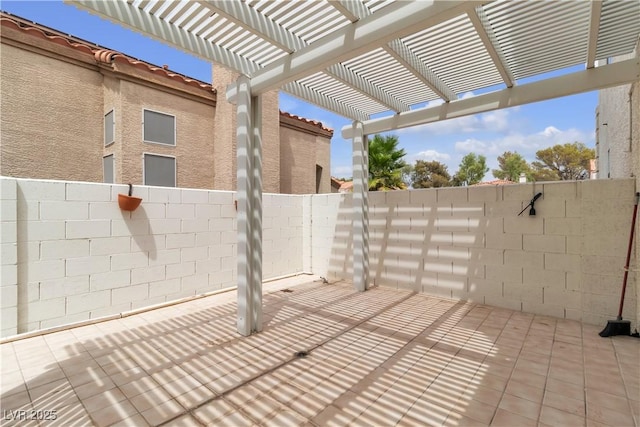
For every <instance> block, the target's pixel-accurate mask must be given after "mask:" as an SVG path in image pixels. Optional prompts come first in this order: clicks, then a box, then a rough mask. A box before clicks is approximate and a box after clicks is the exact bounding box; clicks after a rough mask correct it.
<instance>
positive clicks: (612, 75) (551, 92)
mask: <svg viewBox="0 0 640 427" xmlns="http://www.w3.org/2000/svg"><path fill="white" fill-rule="evenodd" d="M638 79H640V57H638V58H633V59H628V60H626V61H621V62H616V63H613V64H608V65H604V66H602V67H597V68H590V69H587V70H583V71H578V72H576V73H571V74H566V75H563V76H559V77H554V78H551V79H547V80H542V81H538V82H534V83H529V84H526V85H519V86H514V87H512V88H507V89H503V90H500V91H496V92H491V93H487V94H484V95H478V96H474V97H472V98H466V99H460V100H457V101H452V102H450V103H447V104H442V105H440V106H437V107H430V108H421V109H417V110H411V111H409V112H407V113H401V114H396V115H394V116H391V117H385V118H381V119H374V120H368V121H366V122H364V123H363V127H364V134H365V135H372V134H376V133H381V132H387V131H390V130H394V129H401V128H406V127H411V126H418V125H422V124H426V123H433V122H437V121H441V120H447V119H453V118H457V117H463V116H469V115H473V114H478V113H484V112H487V111H493V110H497V109H500V108H509V107H515V106H518V105H524V104H529V103H532V102H539V101H546V100H548V99H554V98H560V97H563V96H569V95H575V94H578V93H583V92H589V91H592V90H598V89H603V88H607V87H612V86H619V85H622V84H626V83H631V82H634V81H637V80H638ZM353 136H354V134H353V128H352V126H345V127H343V128H342V137H343V138H345V139H350V138H352V137H353Z"/></svg>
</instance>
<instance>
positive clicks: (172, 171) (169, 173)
mask: <svg viewBox="0 0 640 427" xmlns="http://www.w3.org/2000/svg"><path fill="white" fill-rule="evenodd" d="M143 169H144V185H157V186H159V187H175V186H176V158H175V157H170V156H159V155H157V154H145V155H144V165H143Z"/></svg>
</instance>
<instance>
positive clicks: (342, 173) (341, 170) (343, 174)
mask: <svg viewBox="0 0 640 427" xmlns="http://www.w3.org/2000/svg"><path fill="white" fill-rule="evenodd" d="M331 176H333V177H336V178H349V177H351V176H353V166H332V167H331Z"/></svg>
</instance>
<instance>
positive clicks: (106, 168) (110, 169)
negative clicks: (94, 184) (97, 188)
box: [102, 154, 116, 184]
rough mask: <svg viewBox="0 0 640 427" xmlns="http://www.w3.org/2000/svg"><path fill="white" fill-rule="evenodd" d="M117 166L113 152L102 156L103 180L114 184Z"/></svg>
mask: <svg viewBox="0 0 640 427" xmlns="http://www.w3.org/2000/svg"><path fill="white" fill-rule="evenodd" d="M115 166H116V162H115V160H114V158H113V154H109V155H108V156H104V157H103V158H102V177H103V182H106V183H109V184H113V183H114V182H115V181H114V177H115Z"/></svg>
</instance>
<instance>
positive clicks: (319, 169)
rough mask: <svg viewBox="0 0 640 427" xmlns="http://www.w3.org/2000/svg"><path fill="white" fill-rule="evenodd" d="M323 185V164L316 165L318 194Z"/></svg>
mask: <svg viewBox="0 0 640 427" xmlns="http://www.w3.org/2000/svg"><path fill="white" fill-rule="evenodd" d="M321 186H322V166H320V165H316V194H317V193H319V192H320V188H321Z"/></svg>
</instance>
